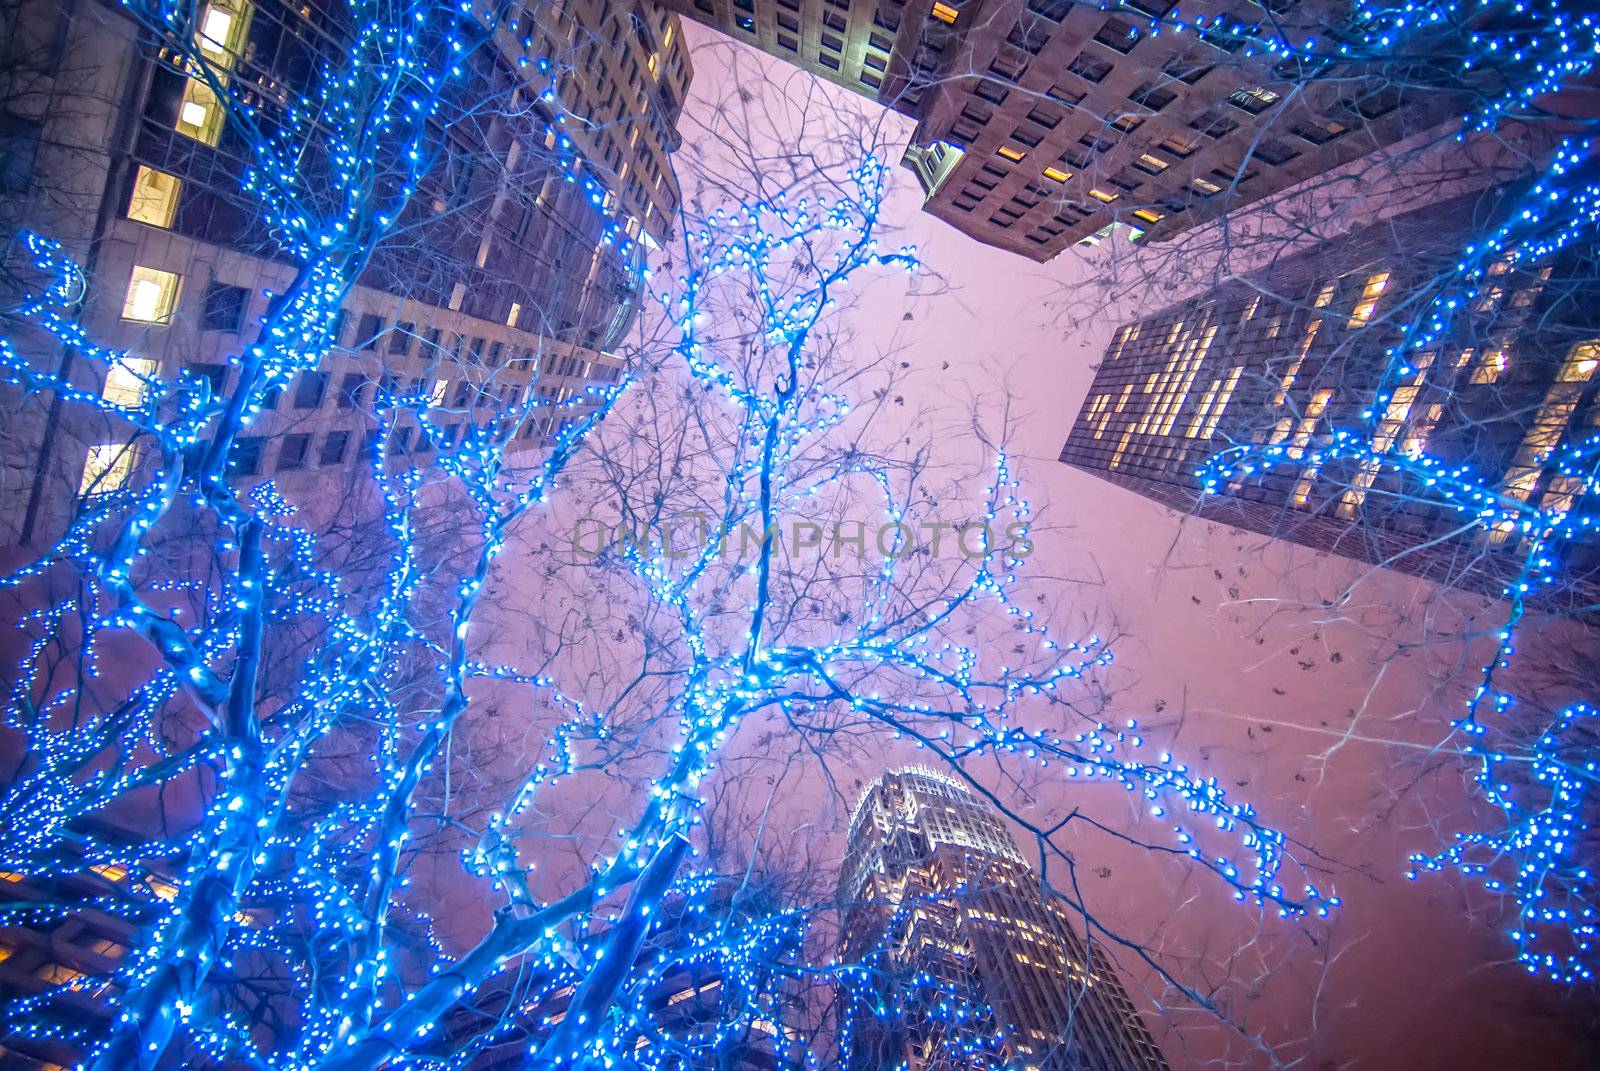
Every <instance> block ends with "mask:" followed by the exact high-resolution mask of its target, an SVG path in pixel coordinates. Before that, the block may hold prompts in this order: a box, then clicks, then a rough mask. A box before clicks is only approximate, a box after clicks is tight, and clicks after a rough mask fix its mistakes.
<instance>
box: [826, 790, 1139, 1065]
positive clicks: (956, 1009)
mask: <svg viewBox="0 0 1600 1071" xmlns="http://www.w3.org/2000/svg"><path fill="white" fill-rule="evenodd" d="M839 895H840V901H841V903H842V904H844V905H845V910H846V916H845V930H844V933H845V938H844V947H843V954H844V955H843V958H844V960H845V962H847V963H850V964H854V965H856V969H857V971H858V973H857V975H856V978H855V981H854V982H853V983H852V987H853V988H854V990H855V991H854V993H853V996H854V999H853V1001H852V1002H851V1006H852V1009H853V1012H852V1015H851V1030H850V1031H849V1039H850V1046H849V1050H848V1051H847V1052H845V1053H842V1054H841V1056H842V1061H843V1063H844V1066H846V1067H848V1068H851V1069H858V1071H866V1069H869V1068H878V1067H889V1066H902V1064H901V1062H902V1061H905V1066H909V1067H911V1068H915V1069H917V1071H945V1069H956V1068H970V1067H998V1066H1005V1067H1021V1068H1037V1069H1052V1071H1067V1069H1072V1071H1164V1069H1165V1068H1166V1066H1167V1065H1166V1062H1165V1061H1164V1060H1163V1058H1162V1056H1161V1052H1160V1050H1159V1049H1158V1048H1157V1047H1156V1044H1155V1042H1154V1040H1153V1039H1152V1038H1151V1036H1150V1032H1149V1030H1148V1028H1147V1027H1146V1026H1145V1024H1144V1022H1143V1020H1142V1019H1141V1018H1140V1016H1139V1013H1138V1011H1137V1010H1136V1009H1135V1008H1134V1006H1133V1002H1132V1001H1131V1000H1130V999H1129V997H1128V994H1127V992H1126V990H1125V989H1124V988H1123V985H1122V982H1121V980H1120V979H1119V978H1118V976H1117V971H1116V967H1115V965H1114V964H1113V963H1112V961H1111V959H1110V957H1109V955H1108V954H1107V952H1106V950H1105V949H1104V947H1103V946H1098V945H1094V946H1091V945H1089V944H1087V943H1086V942H1085V941H1084V939H1083V937H1082V936H1081V935H1080V934H1079V932H1078V931H1077V929H1076V928H1075V925H1074V923H1073V921H1072V920H1071V918H1070V916H1069V912H1068V909H1067V908H1066V906H1065V905H1064V904H1063V903H1062V902H1061V901H1060V900H1058V899H1056V898H1054V897H1052V896H1050V895H1048V894H1047V892H1046V891H1045V890H1044V889H1043V888H1042V886H1041V883H1040V881H1039V878H1038V877H1037V875H1035V874H1034V872H1033V868H1032V867H1030V866H1029V865H1028V862H1027V860H1025V859H1024V858H1023V856H1022V854H1021V852H1019V851H1018V850H1017V846H1016V843H1015V841H1014V840H1013V839H1012V837H1011V834H1010V833H1009V832H1008V831H1007V830H1006V827H1005V824H1004V823H1003V822H1002V821H1001V820H1000V818H999V816H998V815H997V814H996V813H995V812H994V811H993V809H992V808H990V807H988V806H987V805H985V804H984V803H983V802H981V801H980V800H979V799H978V798H977V797H976V796H974V795H973V794H972V792H971V791H969V790H968V789H967V788H966V787H965V786H964V785H962V784H960V783H958V782H957V781H955V780H953V779H951V778H950V777H947V776H945V775H944V774H941V773H936V772H934V771H931V770H922V769H903V770H897V771H894V772H891V773H886V774H884V775H883V776H882V777H880V778H879V779H878V780H877V781H875V782H874V783H873V784H872V785H871V786H870V787H868V788H867V790H866V792H865V793H863V795H862V797H861V800H860V802H859V803H858V804H857V807H856V812H855V814H854V815H853V816H852V818H851V821H850V831H849V841H848V847H847V854H846V857H845V863H844V869H843V873H842V875H841V879H840V883H839Z"/></svg>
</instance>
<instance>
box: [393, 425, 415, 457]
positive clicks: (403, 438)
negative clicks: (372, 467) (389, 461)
mask: <svg viewBox="0 0 1600 1071" xmlns="http://www.w3.org/2000/svg"><path fill="white" fill-rule="evenodd" d="M410 445H411V429H410V428H400V429H398V430H397V431H396V432H395V433H394V434H393V435H391V436H389V453H391V454H403V453H405V452H406V447H408V446H410Z"/></svg>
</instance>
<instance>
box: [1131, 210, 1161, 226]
mask: <svg viewBox="0 0 1600 1071" xmlns="http://www.w3.org/2000/svg"><path fill="white" fill-rule="evenodd" d="M1133 216H1134V218H1135V219H1142V220H1144V221H1145V222H1146V223H1160V222H1161V221H1162V220H1164V219H1166V218H1167V217H1166V216H1163V215H1162V214H1161V213H1160V212H1152V211H1150V209H1148V208H1141V209H1138V210H1137V211H1135V212H1134V213H1133Z"/></svg>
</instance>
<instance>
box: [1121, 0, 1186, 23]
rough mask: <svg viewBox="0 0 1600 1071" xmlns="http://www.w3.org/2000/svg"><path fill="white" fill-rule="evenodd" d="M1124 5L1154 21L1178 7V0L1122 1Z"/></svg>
mask: <svg viewBox="0 0 1600 1071" xmlns="http://www.w3.org/2000/svg"><path fill="white" fill-rule="evenodd" d="M1122 3H1123V4H1124V6H1126V7H1131V8H1133V9H1134V10H1135V11H1139V12H1142V13H1144V14H1146V15H1149V16H1150V17H1151V18H1153V19H1159V18H1160V17H1161V16H1163V15H1165V14H1166V13H1167V12H1169V11H1171V10H1172V9H1173V8H1175V7H1177V6H1178V0H1122Z"/></svg>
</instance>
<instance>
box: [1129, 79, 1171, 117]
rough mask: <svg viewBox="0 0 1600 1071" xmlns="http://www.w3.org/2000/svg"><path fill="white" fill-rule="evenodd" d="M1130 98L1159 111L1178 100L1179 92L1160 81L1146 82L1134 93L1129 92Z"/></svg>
mask: <svg viewBox="0 0 1600 1071" xmlns="http://www.w3.org/2000/svg"><path fill="white" fill-rule="evenodd" d="M1128 99H1129V100H1131V101H1133V102H1134V103H1135V104H1137V105H1139V106H1140V107H1144V108H1149V109H1150V110H1151V111H1153V112H1159V111H1160V110H1161V109H1162V108H1165V107H1166V106H1167V105H1169V104H1171V103H1172V102H1173V101H1175V100H1177V99H1178V94H1177V93H1175V92H1173V91H1172V90H1171V89H1169V88H1167V87H1166V86H1164V85H1161V84H1160V83H1157V82H1146V83H1145V84H1144V85H1142V86H1140V87H1139V88H1138V89H1135V90H1134V91H1133V92H1132V93H1129V94H1128Z"/></svg>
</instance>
